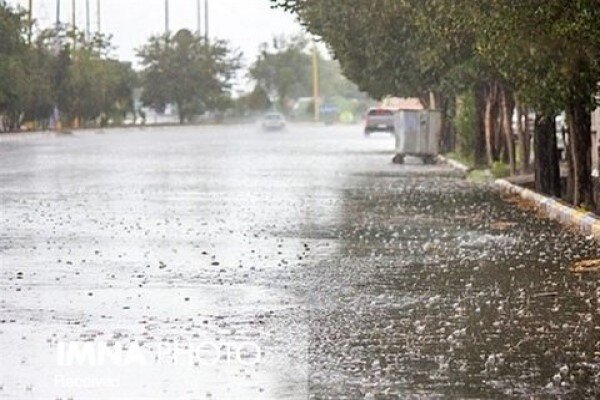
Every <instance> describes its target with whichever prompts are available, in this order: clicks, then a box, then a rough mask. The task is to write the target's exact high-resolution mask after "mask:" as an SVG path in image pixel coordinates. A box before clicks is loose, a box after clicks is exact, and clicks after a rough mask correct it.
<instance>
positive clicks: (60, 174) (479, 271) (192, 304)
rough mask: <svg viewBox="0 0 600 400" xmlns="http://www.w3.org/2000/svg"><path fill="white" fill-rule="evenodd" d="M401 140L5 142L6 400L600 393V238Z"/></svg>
mask: <svg viewBox="0 0 600 400" xmlns="http://www.w3.org/2000/svg"><path fill="white" fill-rule="evenodd" d="M393 144H394V143H393V139H391V138H389V137H387V136H385V135H382V136H377V137H373V138H370V139H365V138H364V137H362V135H361V133H360V127H358V126H356V127H328V128H323V127H320V128H315V127H310V126H296V127H290V128H289V129H288V130H287V131H286V132H279V133H276V132H261V131H259V130H258V129H256V127H254V126H245V127H224V128H209V127H202V128H189V127H186V128H163V129H150V128H148V129H146V130H143V131H141V130H128V131H125V130H123V131H119V130H115V131H111V132H110V133H81V134H75V135H69V136H62V137H46V138H28V139H17V140H15V139H0V181H1V189H0V195H1V204H2V215H1V221H2V225H1V231H0V251H1V262H2V263H1V269H0V354H1V359H2V361H1V364H0V398H7V399H57V398H61V399H69V398H72V399H88V398H94V399H96V398H97V399H109V398H124V399H135V398H140V399H141V398H144V399H147V398H157V399H158V398H160V399H206V398H209V399H211V398H212V399H251V398H257V399H258V398H261V399H262V398H271V399H305V398H315V399H321V398H330V399H342V398H347V399H359V398H366V399H396V398H529V397H530V396H531V397H534V398H555V397H557V396H561V397H564V398H577V399H578V398H598V397H600V317H599V306H600V304H599V297H600V286H599V284H598V282H599V281H598V275H573V274H571V273H570V272H569V271H568V267H569V266H570V263H571V262H572V261H573V260H578V259H581V258H593V257H600V249H599V247H598V246H597V245H596V244H594V243H593V242H592V241H590V240H588V239H586V238H585V237H582V236H580V235H578V234H575V233H573V232H569V231H566V230H565V229H563V228H561V227H560V226H559V225H557V224H555V223H553V222H549V221H546V220H543V219H539V218H537V217H535V216H534V215H532V214H529V213H528V212H526V211H523V210H521V209H519V208H517V207H515V206H513V205H509V204H507V203H505V202H503V201H502V200H501V199H500V197H499V195H497V194H495V193H494V192H493V191H491V190H490V189H489V188H487V187H485V186H482V185H475V184H472V183H468V182H466V181H465V180H463V179H462V178H461V177H460V176H459V175H458V174H457V173H455V172H454V171H452V170H451V169H450V168H448V167H446V166H423V165H420V163H419V162H418V161H417V160H409V163H410V164H409V165H404V166H398V165H392V164H391V162H390V160H391V157H392V155H393V151H392V149H393ZM90 345H91V346H92V347H89V346H90ZM69 346H79V347H69ZM85 346H88V347H85ZM73 348H75V349H77V348H79V349H84V350H85V349H87V350H89V351H90V352H89V353H84V354H83V356H86V354H87V358H86V357H83V358H84V359H83V361H80V362H79V363H78V362H77V360H75V359H73V358H71V359H69V354H71V356H72V355H73V354H74V353H69V350H65V349H73ZM102 352H104V354H105V357H104V358H102V357H101V353H102ZM106 354H109V356H106ZM80 355H81V354H80ZM119 355H120V357H119ZM69 360H70V361H69Z"/></svg>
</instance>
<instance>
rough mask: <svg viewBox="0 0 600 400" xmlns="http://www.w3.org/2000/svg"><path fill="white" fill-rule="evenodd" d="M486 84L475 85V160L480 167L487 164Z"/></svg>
mask: <svg viewBox="0 0 600 400" xmlns="http://www.w3.org/2000/svg"><path fill="white" fill-rule="evenodd" d="M485 109H486V107H485V85H484V84H478V85H477V86H476V87H475V121H474V123H475V126H474V129H473V134H474V135H475V138H474V145H475V149H474V162H475V165H476V166H478V167H481V166H484V165H486V140H485Z"/></svg>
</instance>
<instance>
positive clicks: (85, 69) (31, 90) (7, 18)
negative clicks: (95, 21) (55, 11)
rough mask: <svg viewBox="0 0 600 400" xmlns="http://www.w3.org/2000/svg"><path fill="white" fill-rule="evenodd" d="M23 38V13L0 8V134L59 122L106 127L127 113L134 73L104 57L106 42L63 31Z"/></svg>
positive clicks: (102, 38)
mask: <svg viewBox="0 0 600 400" xmlns="http://www.w3.org/2000/svg"><path fill="white" fill-rule="evenodd" d="M29 32H30V26H29V22H28V20H27V16H26V14H25V12H24V11H22V10H16V9H13V8H11V7H10V6H8V5H7V4H6V3H5V2H0V131H13V130H19V129H20V128H21V126H22V125H23V124H24V123H29V124H31V125H33V126H32V128H46V127H47V126H48V124H49V123H51V121H54V122H57V121H59V120H60V121H62V122H63V123H65V124H71V125H75V126H79V125H83V124H86V123H90V122H92V121H93V122H96V123H98V124H102V125H106V124H107V122H108V121H109V120H110V119H113V120H119V119H122V118H123V117H124V116H125V114H126V113H128V112H130V111H131V110H132V108H133V102H132V96H131V93H132V90H133V87H134V85H135V84H136V76H135V73H134V71H133V70H132V68H131V65H130V64H129V63H123V62H119V61H118V60H115V59H111V58H110V57H108V53H109V51H110V42H109V39H108V38H107V37H106V36H103V35H95V36H94V37H91V38H86V37H85V35H84V34H83V33H82V32H80V31H78V30H77V29H73V28H70V27H66V26H59V27H55V28H54V29H50V30H44V31H42V32H40V33H39V34H38V35H37V36H36V37H35V38H32V37H31V35H30V34H29Z"/></svg>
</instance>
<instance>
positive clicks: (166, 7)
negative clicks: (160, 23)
mask: <svg viewBox="0 0 600 400" xmlns="http://www.w3.org/2000/svg"><path fill="white" fill-rule="evenodd" d="M165 33H169V0H165Z"/></svg>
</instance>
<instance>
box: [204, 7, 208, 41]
mask: <svg viewBox="0 0 600 400" xmlns="http://www.w3.org/2000/svg"><path fill="white" fill-rule="evenodd" d="M204 40H206V43H208V0H204Z"/></svg>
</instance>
